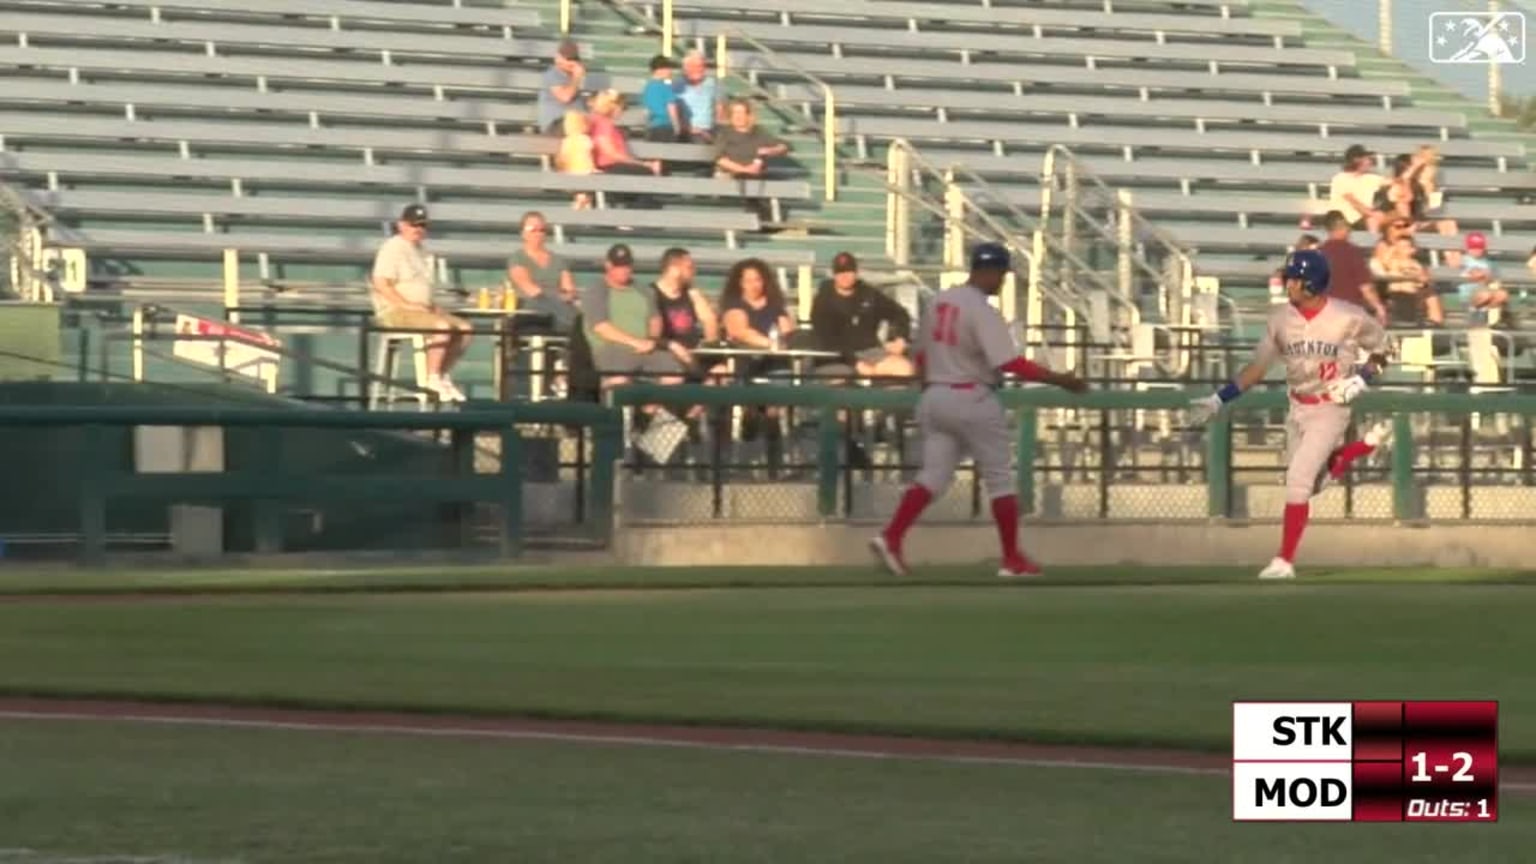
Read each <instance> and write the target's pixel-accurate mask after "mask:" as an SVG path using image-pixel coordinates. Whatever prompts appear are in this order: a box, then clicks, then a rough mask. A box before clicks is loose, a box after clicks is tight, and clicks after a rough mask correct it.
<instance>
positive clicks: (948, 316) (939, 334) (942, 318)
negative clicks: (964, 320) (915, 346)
mask: <svg viewBox="0 0 1536 864" xmlns="http://www.w3.org/2000/svg"><path fill="white" fill-rule="evenodd" d="M933 318H934V321H933V341H935V342H937V343H939V344H941V345H957V344H959V342H960V337H959V334H958V333H957V332H956V330H957V328H956V326H955V325H956V323H957V322H958V319H959V318H960V310H959V309H958V308H957V307H955V306H951V305H950V304H948V303H940V304H939V305H937V306H935V307H934V308H933Z"/></svg>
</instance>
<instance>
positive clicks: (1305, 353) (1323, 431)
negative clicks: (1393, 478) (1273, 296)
mask: <svg viewBox="0 0 1536 864" xmlns="http://www.w3.org/2000/svg"><path fill="white" fill-rule="evenodd" d="M1285 290H1286V294H1287V295H1288V296H1289V298H1290V302H1289V303H1283V304H1279V305H1277V306H1275V308H1274V310H1273V311H1272V312H1271V313H1270V316H1269V326H1268V329H1267V330H1266V331H1265V333H1264V338H1263V339H1262V340H1261V341H1260V342H1259V345H1258V348H1257V349H1256V350H1255V352H1254V357H1253V362H1251V363H1249V364H1248V365H1247V366H1246V367H1244V368H1243V370H1242V371H1241V372H1239V373H1238V374H1237V377H1236V378H1234V379H1233V380H1232V381H1231V382H1229V383H1228V384H1227V385H1226V386H1224V387H1222V388H1221V389H1220V390H1218V391H1216V392H1215V393H1213V394H1211V395H1210V396H1207V397H1204V398H1202V399H1197V400H1195V401H1194V402H1193V403H1191V405H1190V411H1189V414H1190V419H1191V420H1193V421H1194V422H1196V423H1206V422H1208V421H1209V420H1210V419H1211V418H1212V417H1214V416H1216V414H1217V413H1218V412H1219V411H1221V407H1222V406H1223V405H1225V404H1226V403H1228V402H1231V401H1232V400H1234V399H1236V398H1237V397H1239V396H1241V395H1242V394H1243V392H1244V391H1246V390H1248V389H1249V388H1250V387H1253V386H1254V385H1255V384H1258V383H1259V382H1260V381H1262V380H1264V376H1265V374H1267V373H1268V372H1269V368H1270V367H1271V366H1273V365H1274V364H1275V362H1276V361H1281V362H1284V363H1285V381H1286V386H1287V387H1288V388H1289V389H1290V394H1291V410H1290V413H1289V414H1288V415H1287V417H1286V424H1285V433H1286V447H1285V450H1286V457H1285V459H1286V470H1285V529H1284V534H1283V535H1282V537H1281V540H1280V552H1279V554H1278V555H1276V556H1275V558H1274V560H1273V561H1270V562H1269V566H1268V567H1265V568H1264V569H1263V571H1261V572H1260V573H1259V578H1260V579H1294V578H1296V568H1295V566H1294V565H1293V564H1292V562H1293V561H1294V560H1295V557H1296V547H1297V546H1299V545H1300V544H1301V535H1302V532H1304V531H1305V530H1306V527H1307V518H1308V517H1309V516H1310V515H1311V510H1310V507H1309V503H1308V502H1310V500H1311V499H1312V496H1314V495H1316V494H1317V493H1318V492H1321V491H1322V490H1323V488H1324V486H1326V485H1327V483H1328V481H1329V480H1330V479H1338V478H1340V477H1342V476H1344V472H1345V471H1347V470H1348V469H1349V466H1350V463H1352V462H1354V461H1355V460H1356V459H1359V458H1360V457H1362V456H1365V455H1367V454H1369V453H1372V452H1375V450H1376V448H1377V447H1380V446H1381V445H1383V444H1385V443H1386V441H1387V438H1388V437H1389V435H1390V433H1391V425H1390V424H1388V423H1385V422H1383V423H1379V424H1377V425H1376V426H1374V427H1372V428H1371V429H1370V430H1369V431H1368V432H1366V434H1365V435H1364V436H1363V437H1362V438H1361V439H1360V440H1358V441H1352V442H1350V443H1348V444H1345V443H1344V434H1345V432H1346V431H1347V430H1348V428H1349V421H1350V413H1351V412H1350V408H1349V403H1350V402H1352V401H1354V399H1355V398H1356V397H1358V396H1359V395H1360V394H1362V393H1364V392H1365V391H1366V389H1367V388H1368V386H1369V383H1370V381H1371V379H1372V378H1374V377H1375V376H1377V375H1379V374H1381V371H1382V370H1383V369H1384V368H1386V363H1387V353H1388V338H1387V333H1386V331H1385V330H1383V329H1382V327H1381V325H1380V324H1379V323H1377V321H1376V318H1375V316H1373V315H1371V313H1369V312H1367V311H1365V310H1364V309H1362V308H1360V307H1359V306H1356V305H1355V304H1353V303H1349V302H1347V301H1344V300H1340V299H1338V298H1336V297H1329V296H1327V292H1328V259H1326V258H1324V257H1323V255H1322V253H1320V252H1317V251H1315V250H1305V251H1300V252H1294V253H1292V254H1291V255H1290V256H1289V257H1288V258H1286V261H1285ZM1362 354H1364V355H1368V356H1367V359H1366V361H1365V363H1363V364H1360V365H1357V362H1358V361H1359V359H1360V357H1361V355H1362Z"/></svg>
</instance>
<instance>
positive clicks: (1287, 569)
mask: <svg viewBox="0 0 1536 864" xmlns="http://www.w3.org/2000/svg"><path fill="white" fill-rule="evenodd" d="M1259 578H1260V579H1295V578H1296V568H1295V567H1294V566H1292V565H1291V562H1289V561H1287V560H1285V559H1284V558H1276V559H1275V560H1273V561H1271V562H1269V566H1268V567H1265V568H1264V569H1263V570H1260V571H1259Z"/></svg>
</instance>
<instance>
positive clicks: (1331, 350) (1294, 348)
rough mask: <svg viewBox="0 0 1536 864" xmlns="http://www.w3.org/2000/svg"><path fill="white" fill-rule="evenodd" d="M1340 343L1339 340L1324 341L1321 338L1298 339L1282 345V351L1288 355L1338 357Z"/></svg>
mask: <svg viewBox="0 0 1536 864" xmlns="http://www.w3.org/2000/svg"><path fill="white" fill-rule="evenodd" d="M1339 348H1340V345H1339V344H1338V343H1337V342H1324V341H1322V340H1321V339H1297V340H1296V341H1294V342H1287V343H1285V344H1284V345H1282V346H1281V347H1280V353H1281V354H1284V355H1285V356H1287V357H1338V356H1339Z"/></svg>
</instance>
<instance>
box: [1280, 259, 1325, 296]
mask: <svg viewBox="0 0 1536 864" xmlns="http://www.w3.org/2000/svg"><path fill="white" fill-rule="evenodd" d="M1285 278H1286V279H1300V280H1301V281H1302V288H1303V289H1304V290H1306V292H1307V293H1308V294H1326V293H1328V259H1327V258H1324V257H1323V253H1321V252H1319V251H1317V250H1316V249H1302V250H1301V251H1299V252H1292V253H1291V254H1289V255H1287V256H1285Z"/></svg>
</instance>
